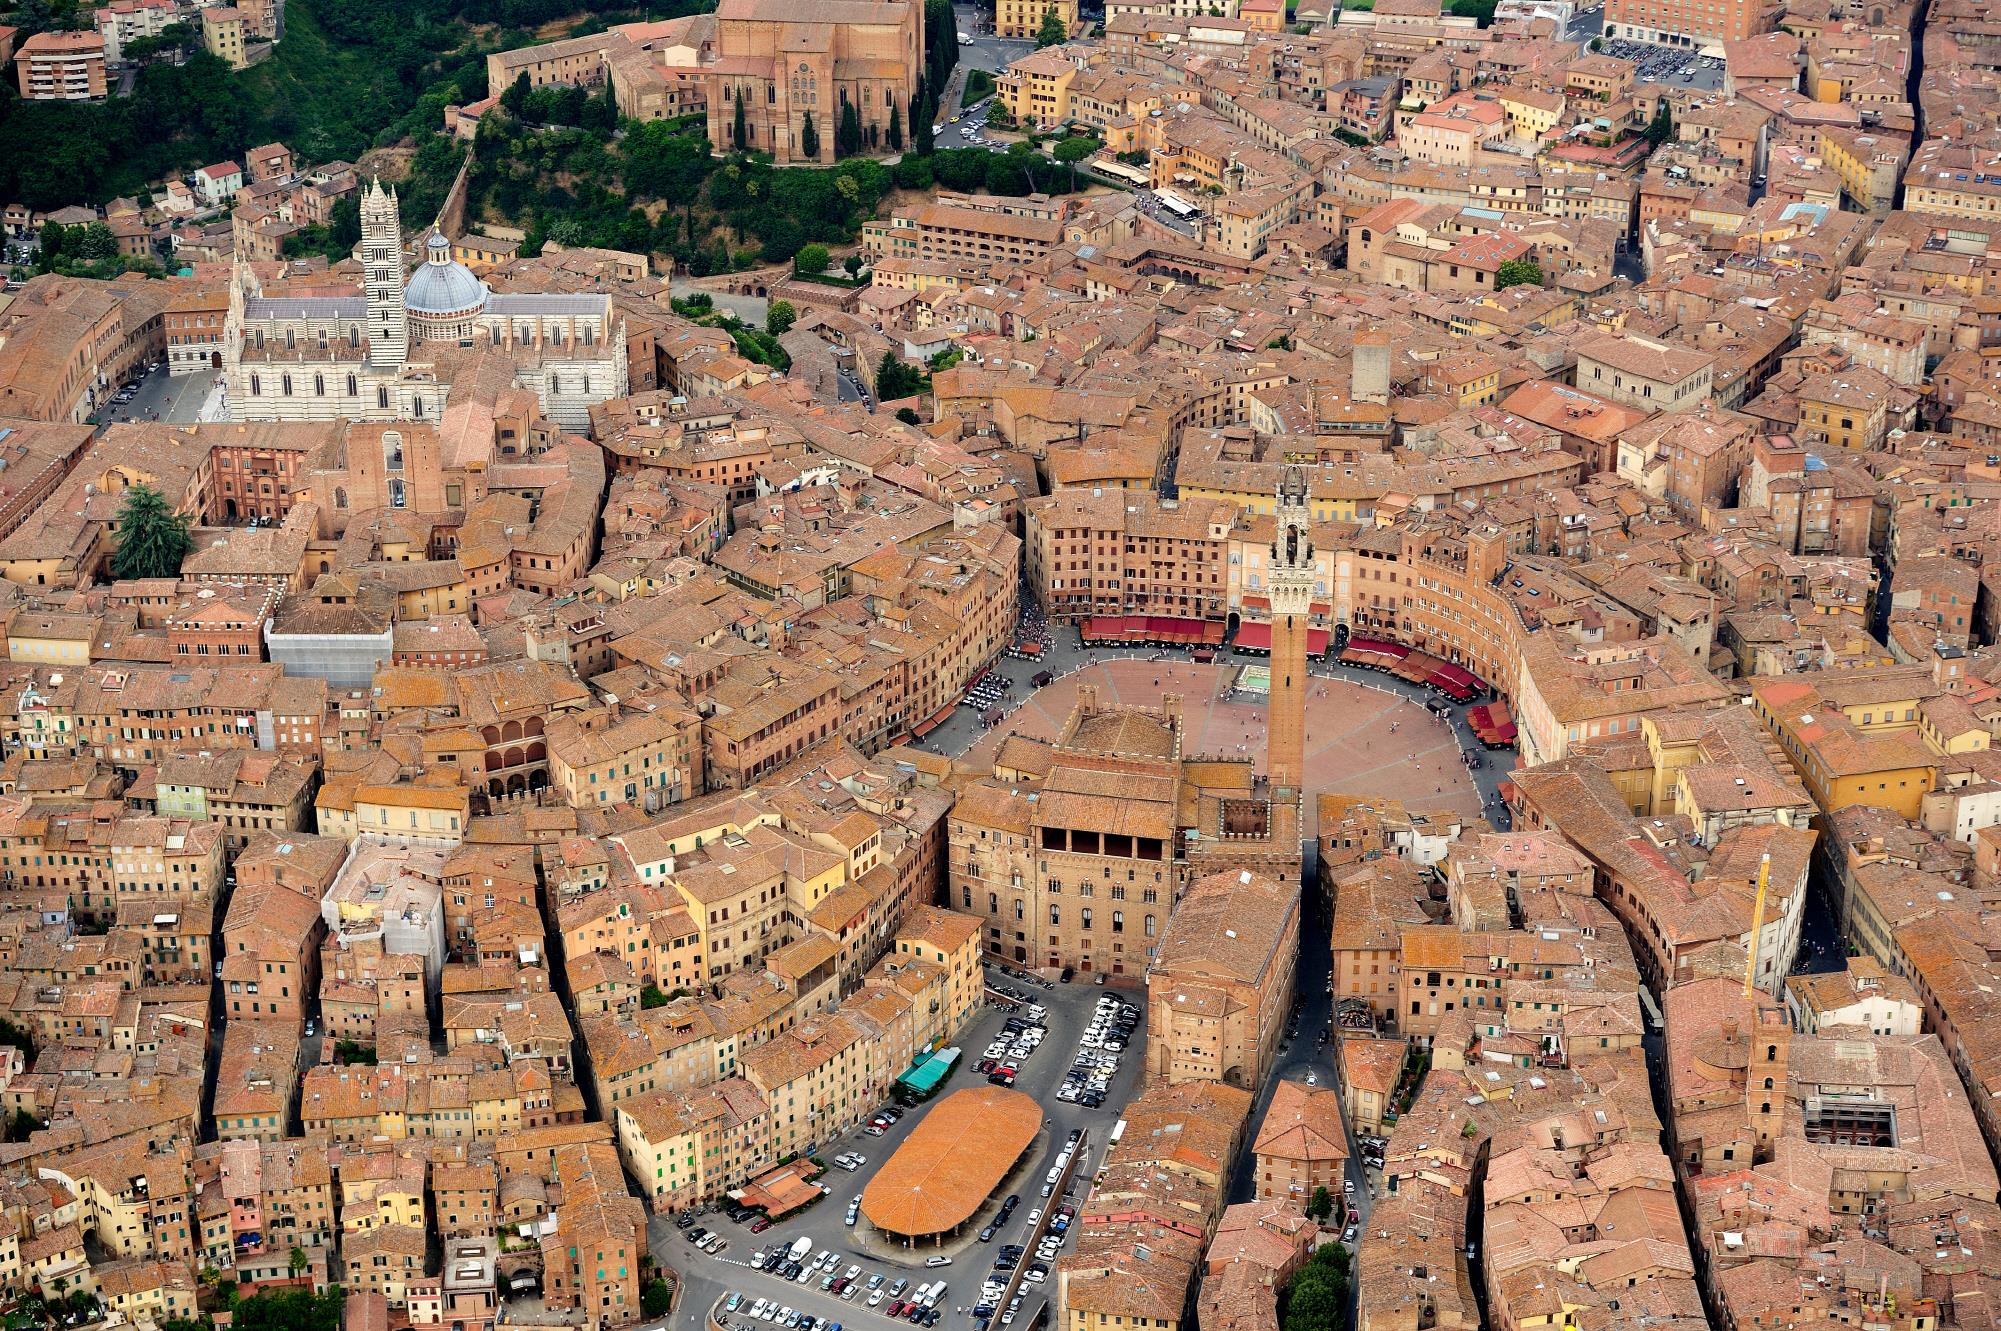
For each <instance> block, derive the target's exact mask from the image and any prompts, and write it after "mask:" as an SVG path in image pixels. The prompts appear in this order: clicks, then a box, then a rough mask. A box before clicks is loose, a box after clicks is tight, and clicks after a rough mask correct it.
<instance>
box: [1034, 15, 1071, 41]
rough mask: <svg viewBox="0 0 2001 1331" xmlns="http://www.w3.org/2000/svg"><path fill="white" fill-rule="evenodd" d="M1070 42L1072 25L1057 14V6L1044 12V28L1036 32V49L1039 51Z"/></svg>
mask: <svg viewBox="0 0 2001 1331" xmlns="http://www.w3.org/2000/svg"><path fill="white" fill-rule="evenodd" d="M1069 40H1070V25H1069V24H1067V23H1065V22H1064V21H1063V16H1062V15H1061V14H1059V13H1057V12H1056V6H1055V5H1051V6H1049V8H1047V9H1045V10H1043V11H1042V26H1041V27H1039V28H1037V29H1036V30H1035V49H1036V50H1038V51H1039V50H1041V49H1042V48H1043V47H1045V46H1057V45H1060V44H1061V43H1063V42H1067V41H1069Z"/></svg>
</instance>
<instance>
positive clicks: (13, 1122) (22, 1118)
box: [7, 1109, 42, 1142]
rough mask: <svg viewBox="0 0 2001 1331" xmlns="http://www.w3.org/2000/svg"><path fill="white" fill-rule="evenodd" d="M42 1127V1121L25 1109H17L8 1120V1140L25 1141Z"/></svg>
mask: <svg viewBox="0 0 2001 1331" xmlns="http://www.w3.org/2000/svg"><path fill="white" fill-rule="evenodd" d="M41 1128H42V1121H41V1120H40V1119H38V1118H36V1117H35V1116H34V1115H33V1114H31V1113H29V1112H28V1111H27V1110H25V1109H16V1110H15V1111H14V1113H13V1115H12V1116H11V1117H9V1118H8V1120H7V1140H8V1141H10V1142H24V1141H26V1140H28V1138H29V1137H30V1136H32V1135H34V1134H35V1133H37V1132H40V1131H41Z"/></svg>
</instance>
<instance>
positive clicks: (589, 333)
mask: <svg viewBox="0 0 2001 1331" xmlns="http://www.w3.org/2000/svg"><path fill="white" fill-rule="evenodd" d="M361 232H362V235H361V252H362V263H363V265H364V276H363V281H362V290H361V292H360V293H359V294H358V295H353V296H269V297H267V296H265V295H264V294H263V292H262V290H261V288H260V286H259V284H258V282H257V279H256V277H255V275H254V274H253V273H251V272H250V271H249V270H248V269H246V268H241V267H239V268H238V269H237V271H236V273H235V274H234V276H233V277H232V278H231V281H230V290H229V309H228V314H227V317H226V323H225V328H224V335H223V373H224V375H225V377H226V378H227V381H228V393H229V409H230V415H231V417H232V418H233V419H235V420H239V421H264V420H277V421H330V420H366V421H437V420H439V419H441V418H442V417H443V416H444V413H445V411H446V409H447V407H448V406H449V405H450V401H451V394H452V390H453V387H454V385H457V384H475V383H476V384H477V389H476V392H475V397H474V399H473V400H475V401H478V400H481V395H482V394H483V393H484V392H485V391H487V390H488V389H489V387H497V388H507V387H516V388H526V389H529V390H531V391H533V392H534V393H535V395H536V397H537V398H538V399H539V400H540V402H541V406H542V410H543V412H544V413H545V414H546V415H547V416H548V417H549V418H550V419H552V420H555V421H557V422H559V423H560V424H562V425H563V426H565V427H567V428H569V429H573V430H576V431H578V432H580V433H581V432H584V431H587V430H588V429H589V426H590V409H591V407H592V406H594V405H595V404H597V403H599V402H603V401H605V400H606V399H608V398H612V397H616V396H619V395H621V394H623V393H624V392H625V391H626V353H625V325H624V322H623V321H622V320H620V319H619V318H617V316H616V314H615V313H614V311H613V308H612V300H611V297H610V295H609V294H577V295H572V294H564V293H548V294H544V293H533V294H515V293H503V292H495V291H491V290H489V289H488V288H487V286H486V284H485V283H484V282H482V281H481V280H480V279H479V278H478V277H476V276H474V275H473V273H472V272H471V270H469V269H468V268H466V267H465V266H464V265H463V264H461V263H459V262H457V261H456V260H454V259H453V258H452V255H451V243H450V242H449V241H447V240H446V239H445V238H444V236H443V235H442V234H440V233H438V232H437V231H433V232H432V233H431V236H430V239H429V240H428V241H427V242H426V243H425V247H424V249H425V254H424V261H423V262H422V263H421V264H419V265H418V267H417V271H416V272H415V273H413V274H411V275H410V276H409V277H408V278H407V280H406V278H405V276H404V251H403V233H402V227H401V223H400V222H399V220H398V214H397V205H396V195H395V193H394V191H390V190H384V189H383V188H382V186H381V183H380V182H379V181H378V182H376V183H375V184H374V185H373V186H371V187H370V189H369V190H368V192H367V194H366V195H365V196H364V197H363V199H362V206H361Z"/></svg>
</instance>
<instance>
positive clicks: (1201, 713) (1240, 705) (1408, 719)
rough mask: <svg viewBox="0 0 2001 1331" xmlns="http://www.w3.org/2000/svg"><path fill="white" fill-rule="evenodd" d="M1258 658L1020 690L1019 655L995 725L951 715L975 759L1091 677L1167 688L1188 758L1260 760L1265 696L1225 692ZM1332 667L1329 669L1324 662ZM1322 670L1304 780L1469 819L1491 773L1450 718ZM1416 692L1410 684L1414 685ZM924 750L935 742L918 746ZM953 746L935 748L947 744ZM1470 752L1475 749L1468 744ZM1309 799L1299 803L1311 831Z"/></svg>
mask: <svg viewBox="0 0 2001 1331" xmlns="http://www.w3.org/2000/svg"><path fill="white" fill-rule="evenodd" d="M1254 663H1255V664H1263V663H1264V658H1262V657H1241V658H1228V657H1226V658H1225V659H1223V660H1219V661H1217V662H1215V663H1214V664H1211V665H1200V664H1197V663H1196V662H1194V661H1191V660H1187V659H1185V658H1174V657H1170V658H1169V659H1166V660H1159V661H1154V660H1148V659H1144V657H1140V658H1138V659H1134V658H1131V657H1119V658H1112V659H1102V660H1098V661H1095V662H1091V663H1088V664H1084V665H1081V666H1079V667H1077V668H1076V669H1075V670H1074V672H1073V673H1069V674H1066V675H1064V676H1063V677H1061V678H1059V679H1057V680H1055V681H1054V682H1053V683H1051V684H1049V685H1048V686H1047V687H1045V688H1042V689H1040V690H1037V689H1034V688H1032V687H1030V686H1028V684H1027V682H1026V678H1025V677H1026V675H1027V674H1028V673H1029V672H1028V671H1025V670H1023V669H1021V668H1020V667H1021V666H1022V665H1023V664H1024V663H1022V662H1010V663H1009V665H1010V666H1011V667H1013V668H1011V669H1009V670H1008V671H1007V673H1008V675H1009V676H1010V677H1011V678H1012V677H1014V676H1017V675H1019V676H1024V678H1023V679H1022V680H1020V681H1018V682H1017V684H1016V687H1015V695H1014V696H1015V698H1017V699H1020V700H1021V701H1020V704H1019V705H1018V706H1014V707H1012V709H1011V710H1010V711H1009V712H1008V714H1007V717H1006V719H1005V720H1003V721H1002V722H1001V723H1000V724H999V725H997V726H995V727H994V728H993V729H992V730H989V731H987V732H985V733H984V734H980V735H977V737H974V732H973V731H970V730H967V729H966V727H969V726H970V727H977V725H978V722H977V719H976V718H974V717H973V716H972V715H971V711H970V709H967V708H961V709H960V714H959V716H958V717H955V718H954V720H955V721H958V722H959V723H960V725H959V731H958V733H960V734H961V735H963V736H965V737H966V739H969V740H970V741H971V747H970V748H969V749H967V750H966V757H967V759H968V760H969V761H970V762H972V763H973V764H975V765H976V766H985V765H987V764H989V763H991V761H992V759H993V756H994V753H995V751H996V750H997V749H998V748H999V746H1000V743H1001V741H1002V739H1004V738H1005V737H1006V736H1008V735H1011V734H1020V735H1025V736H1027V737H1029V738H1031V739H1054V738H1056V736H1057V735H1058V734H1059V733H1060V732H1061V730H1062V728H1063V723H1064V721H1065V719H1066V718H1068V717H1069V715H1070V711H1071V709H1072V708H1073V707H1074V706H1075V705H1076V702H1077V692H1078V688H1079V686H1081V685H1084V684H1093V685H1095V686H1096V687H1097V689H1098V696H1099V699H1100V701H1102V702H1104V703H1125V704H1129V705H1136V706H1143V707H1154V706H1158V705H1159V703H1160V700H1161V698H1163V697H1164V696H1166V695H1168V694H1175V693H1178V694H1180V695H1181V700H1182V702H1181V708H1182V715H1183V717H1184V719H1185V723H1186V726H1187V735H1188V741H1187V742H1188V751H1189V755H1190V756H1194V757H1226V758H1235V757H1248V758H1251V759H1253V760H1255V761H1256V763H1257V765H1258V768H1259V770H1260V771H1262V770H1263V768H1264V740H1265V699H1263V698H1262V697H1252V696H1248V695H1238V696H1231V694H1230V693H1229V689H1230V686H1231V685H1232V684H1233V683H1234V682H1235V681H1236V678H1237V675H1238V672H1239V671H1240V670H1241V669H1242V667H1243V666H1245V665H1248V664H1254ZM1323 668H1324V669H1332V668H1334V667H1323ZM1351 673H1352V674H1353V675H1354V676H1356V677H1354V678H1350V677H1348V676H1347V675H1343V676H1340V677H1329V676H1327V675H1323V674H1315V676H1314V679H1313V683H1312V686H1311V691H1310V692H1309V693H1308V695H1307V705H1306V788H1307V790H1308V791H1309V792H1311V793H1314V794H1317V793H1319V792H1321V791H1335V792H1342V793H1347V794H1355V795H1387V796H1392V797H1394V798H1397V799H1401V800H1403V801H1405V802H1406V803H1407V804H1408V805H1410V806H1411V807H1413V808H1417V809H1439V810H1450V811H1453V812H1456V813H1460V814H1464V815H1466V816H1468V817H1471V816H1476V815H1478V814H1479V812H1480V808H1481V803H1482V800H1483V798H1485V796H1486V794H1487V791H1486V790H1483V789H1482V788H1481V787H1482V786H1491V781H1488V782H1482V783H1480V784H1478V785H1476V783H1475V781H1474V779H1473V778H1474V776H1475V774H1474V773H1471V772H1469V771H1467V769H1466V767H1465V765H1464V763H1463V762H1462V761H1461V758H1460V743H1461V741H1460V740H1459V739H1458V738H1456V737H1455V730H1456V725H1448V724H1447V723H1446V722H1444V721H1441V720H1439V719H1438V718H1437V717H1434V716H1433V715H1431V713H1429V712H1428V711H1426V710H1425V708H1424V706H1423V705H1422V703H1420V702H1417V701H1413V700H1412V699H1411V698H1410V697H1408V696H1406V695H1405V694H1404V693H1403V692H1402V691H1400V690H1398V689H1397V688H1396V683H1397V682H1393V681H1390V680H1388V679H1383V678H1380V677H1374V676H1370V675H1368V674H1366V673H1365V672H1351ZM1413 692H1414V690H1413ZM964 742H965V740H962V744H963V743H964ZM926 747H932V746H930V745H927V746H926ZM956 747H958V746H954V745H951V744H949V743H947V744H945V745H941V746H938V751H940V752H953V751H954V750H955V748H956ZM1477 751H1478V750H1477V748H1476V752H1477ZM1487 759H1488V767H1487V768H1485V769H1483V770H1482V771H1481V772H1480V773H1479V775H1480V776H1483V777H1490V778H1491V777H1492V776H1494V775H1496V774H1497V773H1495V771H1494V769H1495V768H1498V767H1503V766H1507V765H1512V762H1513V755H1512V754H1493V755H1487ZM1314 812H1315V811H1314V808H1313V802H1312V801H1310V800H1309V801H1308V808H1307V810H1306V813H1307V817H1308V820H1309V821H1308V830H1309V831H1312V830H1316V829H1314V828H1313V824H1312V821H1311V820H1312V818H1313V815H1314Z"/></svg>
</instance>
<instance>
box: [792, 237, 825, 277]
mask: <svg viewBox="0 0 2001 1331" xmlns="http://www.w3.org/2000/svg"><path fill="white" fill-rule="evenodd" d="M832 261H833V256H832V255H830V254H828V253H827V247H826V246H825V245H820V244H812V245H808V246H806V247H804V248H803V249H801V250H800V251H799V256H798V257H797V258H796V259H794V260H793V261H792V267H793V270H794V271H795V272H801V273H809V274H819V273H824V272H826V271H827V265H828V264H829V263H831V262H832Z"/></svg>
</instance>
